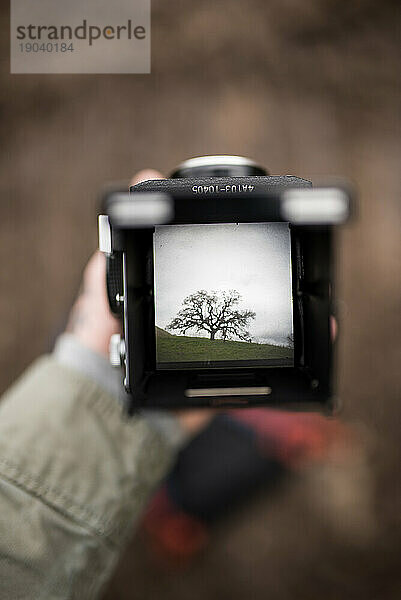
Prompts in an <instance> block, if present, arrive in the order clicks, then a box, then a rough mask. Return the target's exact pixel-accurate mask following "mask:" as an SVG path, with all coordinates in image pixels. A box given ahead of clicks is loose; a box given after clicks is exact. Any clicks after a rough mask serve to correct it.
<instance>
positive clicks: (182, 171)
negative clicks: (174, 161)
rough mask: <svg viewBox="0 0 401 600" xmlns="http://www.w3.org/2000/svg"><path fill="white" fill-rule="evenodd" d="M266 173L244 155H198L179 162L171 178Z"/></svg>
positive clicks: (250, 175) (249, 175) (241, 175)
mask: <svg viewBox="0 0 401 600" xmlns="http://www.w3.org/2000/svg"><path fill="white" fill-rule="evenodd" d="M255 175H268V173H267V171H266V169H264V168H263V167H261V166H260V165H258V164H257V163H256V162H254V161H253V160H251V159H249V158H246V157H244V156H225V155H222V156H198V157H196V158H190V159H189V160H186V161H184V162H183V163H181V164H180V165H179V166H178V167H177V168H176V169H175V170H174V171H173V172H172V174H171V175H170V177H171V179H180V178H181V179H182V178H189V177H195V178H204V177H252V176H255Z"/></svg>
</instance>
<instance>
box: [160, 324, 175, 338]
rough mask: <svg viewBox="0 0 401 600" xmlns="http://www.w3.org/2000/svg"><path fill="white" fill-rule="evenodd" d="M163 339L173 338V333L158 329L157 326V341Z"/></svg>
mask: <svg viewBox="0 0 401 600" xmlns="http://www.w3.org/2000/svg"><path fill="white" fill-rule="evenodd" d="M163 337H173V336H172V334H171V333H169V332H168V331H166V330H165V329H162V328H161V327H158V326H157V325H156V339H157V340H159V339H160V338H163Z"/></svg>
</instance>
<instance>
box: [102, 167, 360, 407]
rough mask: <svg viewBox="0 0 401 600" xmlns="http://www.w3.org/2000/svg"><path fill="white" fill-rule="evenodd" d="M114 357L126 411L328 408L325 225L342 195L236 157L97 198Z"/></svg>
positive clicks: (343, 210) (345, 207)
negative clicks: (115, 329) (118, 332)
mask: <svg viewBox="0 0 401 600" xmlns="http://www.w3.org/2000/svg"><path fill="white" fill-rule="evenodd" d="M103 213H104V214H102V215H101V216H100V217H99V238H100V247H101V249H102V250H103V251H104V252H105V253H106V256H107V291H108V297H109V302H110V307H111V310H112V311H113V312H114V313H115V314H116V315H119V316H120V317H121V319H122V322H123V332H124V333H123V337H122V338H119V337H117V338H114V339H113V342H112V357H113V358H112V360H113V362H114V364H121V365H122V367H123V370H124V385H125V388H126V391H127V404H128V406H129V408H130V409H131V410H133V409H135V408H136V407H193V406H228V407H229V406H235V407H238V406H250V405H266V404H269V405H274V406H277V407H288V408H290V407H291V408H292V409H294V408H302V409H306V408H312V409H320V410H322V409H323V410H328V411H330V410H331V409H332V407H333V373H332V362H333V348H332V346H333V341H332V339H331V337H330V318H331V315H332V312H333V310H332V306H333V302H334V298H333V294H334V282H333V243H332V237H333V228H334V226H336V225H340V224H342V223H344V222H345V221H346V220H347V219H348V217H349V213H350V198H349V193H348V192H347V191H346V190H345V189H344V188H340V187H319V188H313V187H312V184H311V182H309V181H307V180H305V179H301V178H298V177H293V176H270V175H267V174H266V171H265V170H264V169H263V168H262V167H260V166H258V165H257V164H256V163H254V162H253V161H250V160H248V159H246V158H242V157H230V156H209V157H200V158H195V159H190V160H188V161H186V162H184V163H182V164H181V165H180V166H179V167H178V168H177V169H176V170H175V171H174V172H173V174H172V176H171V178H169V179H161V180H150V181H144V182H142V183H139V184H137V185H135V186H132V187H131V188H130V192H129V194H128V193H125V192H119V191H114V192H110V193H108V194H107V195H106V198H105V202H104V211H103Z"/></svg>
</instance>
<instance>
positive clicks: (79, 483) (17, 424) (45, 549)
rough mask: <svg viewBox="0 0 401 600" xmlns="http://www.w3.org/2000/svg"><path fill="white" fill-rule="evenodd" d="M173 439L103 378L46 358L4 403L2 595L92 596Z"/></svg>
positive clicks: (161, 470) (0, 418)
mask: <svg viewBox="0 0 401 600" xmlns="http://www.w3.org/2000/svg"><path fill="white" fill-rule="evenodd" d="M173 456H174V448H173V444H172V443H171V442H170V441H169V440H168V438H167V437H166V436H163V434H162V432H161V431H160V430H158V429H157V428H153V427H152V426H151V423H150V422H148V421H147V420H146V419H145V418H142V417H134V418H132V419H129V420H127V419H124V418H123V417H122V415H121V409H120V407H119V405H118V403H117V402H116V400H115V399H114V398H113V397H112V396H111V395H109V394H108V393H107V392H106V391H105V390H104V389H102V388H101V387H100V386H99V385H98V384H96V383H95V382H93V381H91V379H89V378H87V377H85V376H83V375H82V374H80V373H78V372H76V371H74V370H73V369H69V368H68V367H66V366H64V365H61V364H59V363H57V361H56V360H55V358H53V357H45V358H42V359H39V361H37V362H36V363H35V364H34V365H33V366H32V367H31V368H30V369H29V370H28V371H27V372H26V373H25V374H24V375H23V376H22V378H21V379H20V380H19V381H18V382H17V383H16V384H15V385H14V386H13V387H12V388H11V389H10V390H9V391H8V392H7V393H6V394H5V396H4V398H3V399H2V401H1V403H0V598H4V599H13V600H14V599H17V598H18V599H22V598H30V599H31V598H35V599H37V600H39V599H42V598H52V599H59V598H60V599H61V598H62V599H65V598H79V599H86V598H94V597H97V595H98V594H99V590H100V589H101V587H102V585H103V583H104V582H105V581H106V580H107V578H108V577H109V575H110V572H111V570H112V569H113V566H114V565H115V563H116V561H117V559H118V556H119V552H120V551H121V548H122V547H123V545H124V541H125V540H126V538H127V537H128V536H129V535H130V533H131V532H132V528H133V525H134V523H135V521H136V519H137V518H138V515H139V514H140V512H141V510H142V508H143V506H144V503H145V502H146V499H147V498H148V496H149V494H150V493H151V491H152V490H153V488H154V486H155V485H156V484H157V483H158V482H159V481H160V480H161V479H162V478H163V477H164V475H165V474H166V472H167V470H168V468H169V466H170V464H171V461H172V459H173Z"/></svg>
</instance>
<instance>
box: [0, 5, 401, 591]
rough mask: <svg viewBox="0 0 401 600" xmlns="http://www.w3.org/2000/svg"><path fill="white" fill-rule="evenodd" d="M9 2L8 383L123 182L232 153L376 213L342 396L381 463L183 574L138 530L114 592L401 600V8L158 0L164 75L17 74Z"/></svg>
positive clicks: (284, 503) (352, 248) (230, 531)
mask: <svg viewBox="0 0 401 600" xmlns="http://www.w3.org/2000/svg"><path fill="white" fill-rule="evenodd" d="M6 4H7V3H3V5H2V8H0V11H1V27H2V31H3V36H2V38H1V41H0V44H1V48H2V64H1V92H0V93H1V96H0V108H1V115H2V117H1V129H0V131H1V137H2V145H1V150H0V174H1V175H0V182H1V183H0V185H1V219H0V232H1V256H2V265H1V270H0V282H1V297H0V318H1V323H0V325H1V333H0V359H1V372H0V377H1V380H0V385H1V389H5V388H6V387H7V386H8V385H9V384H10V383H11V381H12V380H13V379H14V378H15V377H16V376H17V375H18V374H20V373H21V372H22V370H23V369H24V368H25V367H26V366H27V365H28V364H29V362H30V361H31V360H32V359H33V358H34V357H36V356H37V355H38V354H40V353H42V352H44V351H47V350H48V349H49V348H50V345H51V343H52V340H53V339H54V336H55V335H56V334H57V332H58V331H59V330H60V328H61V327H62V326H63V323H64V319H65V316H66V314H67V311H68V308H69V306H70V304H71V302H72V300H73V297H74V295H75V292H76V290H77V286H78V284H79V280H80V274H81V271H82V268H83V265H84V263H85V261H86V260H87V258H88V257H89V255H90V254H91V252H92V251H93V249H94V248H95V246H96V211H97V201H98V200H97V194H98V191H99V188H100V187H101V186H102V184H104V183H105V182H107V181H111V180H116V179H117V180H120V179H128V178H129V177H130V176H131V175H132V174H133V173H134V172H135V171H136V170H138V169H141V168H143V167H148V166H151V167H155V168H157V169H160V170H161V171H163V172H165V173H168V172H169V171H170V170H171V169H172V168H173V167H174V166H175V165H176V164H177V163H179V162H180V161H181V160H183V159H185V158H188V157H191V156H196V155H201V154H219V153H221V154H223V153H226V154H241V155H248V156H250V157H251V158H253V159H255V160H256V161H258V162H260V163H261V164H264V165H266V166H267V168H268V169H269V170H270V172H271V173H272V174H294V175H298V176H300V177H305V178H308V179H312V180H314V181H319V180H322V179H323V180H324V179H325V178H326V179H327V178H328V177H332V176H339V175H340V176H343V177H346V178H348V179H349V180H351V181H352V182H354V183H355V185H356V186H357V189H358V193H359V209H358V213H359V214H358V218H357V220H356V221H355V222H354V223H353V224H352V225H350V226H349V227H347V228H346V230H344V231H343V232H341V233H340V235H339V256H338V273H339V286H338V295H339V298H340V299H341V302H340V305H339V309H340V321H341V336H340V340H339V349H340V359H339V372H340V380H339V393H340V397H341V398H342V400H343V402H344V413H343V415H344V419H345V420H347V421H350V422H354V423H356V424H357V426H358V428H359V429H360V430H361V431H363V434H362V436H363V437H364V438H366V440H368V442H366V444H367V447H368V450H367V451H366V452H367V454H366V456H365V457H364V458H360V457H357V458H356V459H355V461H354V463H355V464H353V466H352V468H351V467H350V468H349V469H348V470H347V469H345V470H344V469H342V470H341V469H336V468H335V467H331V476H330V477H327V476H326V475H324V476H323V475H322V476H316V473H315V474H313V473H308V474H307V475H305V476H304V477H302V478H300V480H299V481H297V482H295V483H293V484H292V485H291V486H290V487H289V488H288V490H287V491H286V493H285V494H284V495H280V496H279V497H277V498H276V499H273V500H272V499H270V500H269V502H267V501H266V502H265V501H263V499H259V500H258V501H257V502H255V503H253V504H252V506H250V507H249V509H248V511H247V513H246V514H245V513H244V514H242V515H237V516H236V517H235V518H234V519H231V520H230V521H229V522H227V523H226V524H225V525H224V527H221V528H220V529H219V530H218V531H216V532H215V533H214V535H215V538H214V544H212V546H211V548H210V551H209V553H208V554H207V555H205V556H202V557H201V558H200V559H199V561H198V562H197V563H196V564H194V565H192V566H191V567H190V568H188V569H187V570H185V571H182V572H181V571H180V572H178V574H177V573H175V574H174V573H173V574H171V573H164V572H160V571H158V570H157V567H156V566H155V565H153V564H152V562H151V560H148V559H147V558H146V555H145V556H143V549H142V546H141V543H140V540H138V539H134V540H133V541H132V544H131V546H130V548H129V550H128V552H127V554H126V556H125V558H124V559H123V562H122V564H121V565H120V567H119V571H118V573H117V575H116V577H115V579H114V580H113V582H112V583H111V587H110V589H109V591H108V592H107V598H110V599H111V598H114V599H116V598H121V599H123V598H124V599H125V598H131V597H135V598H137V597H138V598H155V597H157V596H162V597H164V598H176V599H179V598H188V597H191V598H194V599H196V598H264V597H267V598H280V599H281V598H283V599H284V598H297V599H298V598H318V597H321V596H322V595H323V594H324V595H325V596H326V597H327V598H358V599H359V598H361V599H362V598H364V599H366V598H380V600H383V599H385V598H396V597H397V590H398V592H399V589H400V588H398V586H399V585H400V584H401V582H400V580H399V575H398V573H399V568H397V565H398V553H397V551H396V550H397V547H398V548H399V546H398V543H399V541H400V537H399V529H397V527H399V521H398V519H399V517H398V507H399V502H400V500H401V495H400V478H399V464H400V458H401V457H400V444H399V442H398V436H399V427H400V415H401V408H400V399H401V394H400V367H399V363H400V288H401V285H400V267H399V255H400V236H399V226H400V191H401V185H400V157H401V138H400V133H401V121H400V108H401V102H400V96H401V86H400V83H401V80H400V71H401V70H400V54H399V50H400V19H399V9H398V7H399V3H398V2H396V1H395V0H394V1H391V0H383V1H381V2H377V1H373V0H354V1H349V2H341V1H338V0H337V1H335V0H302V1H301V0H280V1H278V0H248V1H246V2H245V1H243V2H231V1H229V0H217V1H216V0H214V1H212V0H203V1H202V2H195V1H193V2H180V1H179V0H170V1H169V2H162V0H153V3H152V5H153V16H152V19H153V22H152V74H151V75H109V76H107V75H103V76H99V75H75V76H74V75H71V76H69V75H58V76H56V75H54V76H49V75H43V76H38V75H13V76H11V75H9V58H8V43H9V40H8V28H9V20H8V19H9V16H8V7H7V6H6ZM340 471H341V472H340ZM336 478H337V479H336ZM333 498H334V500H333ZM333 515H334V516H333ZM397 522H398V523H397ZM397 532H398V533H397ZM398 566H399V565H398ZM398 597H399V596H398Z"/></svg>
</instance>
